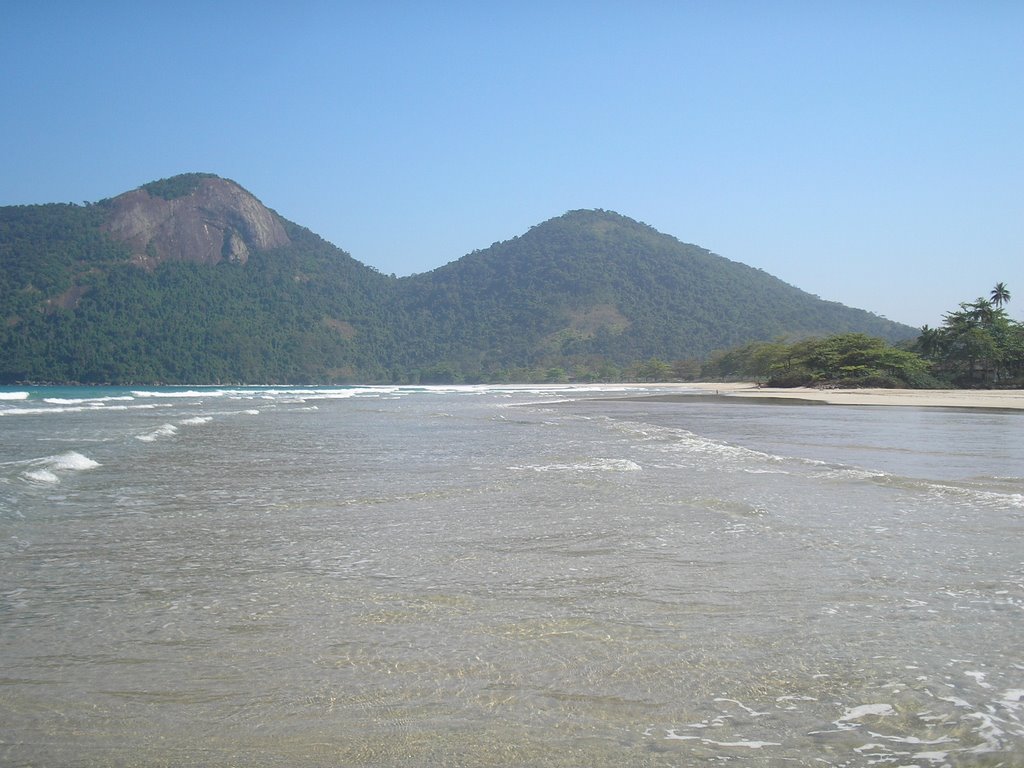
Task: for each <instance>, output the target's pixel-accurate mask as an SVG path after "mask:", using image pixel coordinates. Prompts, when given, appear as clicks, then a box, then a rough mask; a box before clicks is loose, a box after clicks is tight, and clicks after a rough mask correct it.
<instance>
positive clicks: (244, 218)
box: [106, 176, 291, 266]
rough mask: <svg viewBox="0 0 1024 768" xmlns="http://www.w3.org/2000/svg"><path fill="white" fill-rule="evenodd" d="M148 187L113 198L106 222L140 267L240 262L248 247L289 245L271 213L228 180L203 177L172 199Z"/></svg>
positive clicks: (245, 258) (280, 226) (277, 220)
mask: <svg viewBox="0 0 1024 768" xmlns="http://www.w3.org/2000/svg"><path fill="white" fill-rule="evenodd" d="M151 189H152V188H151V185H147V186H146V187H141V188H139V189H136V190H133V191H131V192H126V193H124V194H123V195H118V196H117V197H115V198H113V199H112V200H111V201H110V206H111V214H110V216H109V218H108V219H107V223H106V229H107V231H108V232H109V234H110V235H111V236H112V237H114V238H116V239H118V240H122V241H124V242H126V243H128V245H129V246H130V247H131V249H132V253H133V255H134V257H135V259H136V260H137V261H138V262H139V263H141V264H144V265H147V266H154V265H155V264H157V263H159V262H161V261H167V260H181V261H194V262H199V263H203V264H216V263H218V262H220V261H236V262H245V261H246V260H248V258H249V253H250V251H251V249H253V248H256V249H260V250H263V249H267V248H276V247H280V246H284V245H288V244H289V243H290V242H291V241H290V240H289V238H288V235H287V234H286V233H285V230H284V227H283V226H282V225H281V222H280V220H279V219H278V217H277V215H276V214H274V213H273V212H272V211H270V210H269V209H268V208H266V207H265V206H264V205H263V204H262V203H261V202H260V201H259V200H257V199H256V198H255V197H253V196H252V195H251V194H249V193H248V192H246V191H245V190H244V189H242V188H241V187H240V186H238V185H237V184H235V183H234V182H233V181H228V180H227V179H220V178H217V177H215V176H210V177H204V178H201V179H197V180H196V181H195V183H194V184H193V185H190V191H188V192H187V193H186V194H180V195H178V196H173V197H172V196H169V195H167V196H160V195H159V194H154V193H153V192H152V191H151Z"/></svg>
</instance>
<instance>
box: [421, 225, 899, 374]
mask: <svg viewBox="0 0 1024 768" xmlns="http://www.w3.org/2000/svg"><path fill="white" fill-rule="evenodd" d="M401 295H402V299H403V308H404V309H405V311H406V312H407V313H410V314H411V321H410V326H414V327H416V328H419V329H420V331H419V332H420V334H421V338H420V344H419V346H418V347H417V348H416V355H417V359H418V360H420V361H422V362H427V361H430V360H436V359H445V360H449V361H451V362H452V363H454V364H456V365H457V366H459V367H462V368H464V369H467V370H474V369H482V370H484V371H492V370H494V368H495V366H508V365H510V364H511V365H517V366H536V365H543V364H551V365H565V364H566V363H569V364H571V363H572V362H586V361H593V360H594V359H595V358H605V359H607V360H608V361H610V362H612V363H615V364H616V365H625V364H628V363H629V362H631V361H635V360H638V359H645V358H648V357H652V356H657V357H660V358H664V359H667V360H674V359H683V358H689V357H704V356H706V355H707V354H708V353H710V352H712V351H714V350H716V349H723V348H727V347H732V346H735V345H738V344H742V343H745V342H749V341H751V340H763V339H774V338H777V337H780V336H789V337H805V336H818V335H828V334H832V333H840V332H846V331H857V332H862V333H867V334H871V335H875V336H879V337H882V338H885V339H888V340H898V339H904V338H909V337H912V336H914V335H915V333H916V331H915V330H914V329H912V328H910V327H908V326H904V325H901V324H898V323H893V322H890V321H888V320H885V319H883V318H881V317H878V316H876V315H872V314H870V313H868V312H865V311H863V310H858V309H851V308H850V307H846V306H843V305H841V304H837V303H835V302H827V301H822V300H821V299H819V298H817V297H815V296H812V295H810V294H808V293H805V292H804V291H801V290H799V289H797V288H794V287H793V286H791V285H788V284H786V283H784V282H782V281H781V280H778V279H776V278H774V277H772V276H771V275H768V274H766V273H765V272H763V271H761V270H757V269H753V268H751V267H748V266H745V265H743V264H739V263H736V262H733V261H729V260H728V259H725V258H722V257H721V256H716V255H715V254H713V253H711V252H710V251H707V250H705V249H703V248H699V247H697V246H695V245H687V244H684V243H681V242H679V241H678V240H676V239H675V238H673V237H670V236H668V235H664V234H662V233H660V232H658V231H656V230H655V229H653V228H651V227H649V226H647V225H645V224H641V223H639V222H637V221H634V220H632V219H629V218H627V217H625V216H621V215H619V214H617V213H612V212H609V211H599V210H598V211H590V210H586V211H572V212H570V213H567V214H565V215H563V216H560V217H558V218H555V219H551V220H550V221H547V222H545V223H543V224H540V225H539V226H536V227H533V228H532V229H531V230H530V231H529V232H527V233H526V234H524V235H522V236H521V237H517V238H514V239H512V240H508V241H506V242H503V243H497V244H495V245H493V246H491V247H490V248H488V249H486V250H484V251H476V252H474V253H471V254H469V255H467V256H465V257H463V258H462V259H459V260H458V261H456V262H454V263H451V264H448V265H447V266H444V267H441V268H440V269H436V270H434V271H433V272H429V273H427V274H423V275H416V276H413V277H410V278H406V279H405V280H403V281H402V284H401Z"/></svg>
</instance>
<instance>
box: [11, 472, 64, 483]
mask: <svg viewBox="0 0 1024 768" xmlns="http://www.w3.org/2000/svg"><path fill="white" fill-rule="evenodd" d="M21 476H22V477H24V478H25V479H26V480H31V481H32V482H34V483H59V482H60V478H59V477H57V475H55V474H54V473H53V472H51V471H50V470H48V469H33V470H31V471H29V472H23V473H22V475H21Z"/></svg>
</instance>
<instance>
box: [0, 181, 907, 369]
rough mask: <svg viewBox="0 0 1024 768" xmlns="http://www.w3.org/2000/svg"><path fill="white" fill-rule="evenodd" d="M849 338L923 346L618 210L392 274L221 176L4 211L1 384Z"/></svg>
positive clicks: (585, 363) (611, 354)
mask: <svg viewBox="0 0 1024 768" xmlns="http://www.w3.org/2000/svg"><path fill="white" fill-rule="evenodd" d="M170 201H173V206H172V203H171V202H170ZM168 206H172V207H168ZM189 217H191V218H189ZM140 222H141V223H140ZM194 222H195V223H194ZM193 237H194V238H195V242H196V243H197V245H196V248H197V249H202V257H201V259H200V257H199V255H198V251H197V252H196V254H197V255H196V257H195V259H193V253H192V252H191V251H187V249H186V252H182V250H181V243H182V242H183V241H185V242H192V240H191V239H190V238H193ZM201 238H205V240H204V239H201ZM260 238H262V240H261V239H260ZM267 243H272V244H273V247H266V244H267ZM175 249H177V250H175ZM211 249H212V250H211ZM211 254H213V255H212V256H211ZM218 259H219V261H217V260H218ZM211 260H212V261H211ZM213 262H215V263H213ZM846 331H852V332H860V333H867V334H870V335H875V336H880V337H883V338H887V339H890V340H894V339H899V338H907V337H911V336H914V335H915V333H916V332H915V330H914V329H912V328H909V327H907V326H902V325H899V324H896V323H892V322H889V321H887V320H884V319H882V318H879V317H877V316H875V315H871V314H869V313H867V312H864V311H862V310H857V309H851V308H849V307H845V306H842V305H840V304H836V303H832V302H826V301H822V300H820V299H818V298H816V297H814V296H811V295H809V294H807V293H804V292H803V291H800V290H799V289H797V288H794V287H793V286H790V285H787V284H785V283H783V282H781V281H779V280H777V279H776V278H774V277H772V276H770V275H768V274H765V273H764V272H762V271H759V270H755V269H752V268H750V267H747V266H744V265H742V264H738V263H735V262H732V261H729V260H727V259H724V258H722V257H720V256H716V255H714V254H712V253H710V252H708V251H706V250H704V249H702V248H698V247H697V246H693V245H686V244H683V243H680V242H679V241H678V240H676V239H675V238H672V237H670V236H668V235H664V234H661V233H659V232H657V231H655V230H654V229H652V228H651V227H648V226H646V225H644V224H640V223H638V222H636V221H633V220H632V219H629V218H626V217H624V216H620V215H619V214H616V213H611V212H607V211H573V212H570V213H567V214H565V215H563V216H559V217H557V218H555V219H552V220H550V221H547V222H545V223H543V224H540V225H538V226H536V227H533V228H532V229H531V230H530V231H529V232H527V233H525V234H523V235H522V236H520V237H517V238H514V239H512V240H509V241H507V242H503V243H498V244H496V245H493V246H491V247H490V248H488V249H486V250H483V251H476V252H474V253H471V254H469V255H467V256H465V257H463V258H461V259H459V260H458V261H455V262H452V263H450V264H448V265H446V266H444V267H441V268H439V269H437V270H434V271H432V272H429V273H426V274H422V275H414V276H412V277H407V278H402V279H396V278H393V277H387V276H385V275H382V274H380V273H378V272H377V271H376V270H374V269H372V268H370V267H367V266H366V265H363V264H361V263H359V262H358V261H356V260H355V259H353V258H352V257H351V256H349V255H348V254H347V253H345V252H344V251H342V250H340V249H338V248H336V247H335V246H333V245H331V244H330V243H328V242H326V241H324V240H322V239H321V238H319V237H318V236H316V235H315V234H313V233H312V232H310V231H308V230H306V229H304V228H303V227H301V226H299V225H297V224H294V223H292V222H290V221H287V220H285V219H283V218H281V217H280V216H278V215H277V214H275V213H273V211H270V210H269V209H266V208H265V207H263V206H262V204H261V203H259V201H258V200H256V199H255V198H253V197H252V196H251V195H250V194H249V193H248V192H246V191H245V190H243V189H242V188H241V187H239V186H238V185H236V184H234V182H230V181H227V180H223V179H219V178H218V177H216V176H213V175H212V174H186V175H184V176H180V177H174V178H173V179H163V180H160V181H159V182H152V183H150V184H147V185H145V186H143V187H141V188H140V189H138V190H133V191H132V192H130V193H125V194H124V195H120V196H118V197H116V198H112V199H109V200H104V201H101V202H99V203H96V204H94V205H84V206H76V205H29V206H11V207H6V208H0V383H14V382H25V381H37V382H83V383H101V382H104V383H105V382H111V383H139V384H142V383H158V382H162V383H192V384H201V383H225V382H246V383H285V382H293V383H330V382H370V381H403V382H417V381H423V382H426V381H455V380H467V381H480V380H508V379H515V378H521V377H525V376H535V375H536V374H535V372H536V371H537V370H543V369H547V368H556V369H557V368H561V369H564V370H566V371H585V372H587V375H604V376H616V375H619V372H620V371H621V368H622V366H625V365H628V364H630V363H632V362H634V361H637V360H641V359H646V358H650V357H659V358H663V359H665V360H677V359H683V358H693V357H704V356H706V355H707V354H708V353H710V352H712V351H714V350H716V349H723V348H727V347H732V346H736V345H738V344H742V343H746V342H750V341H754V340H765V339H775V338H778V337H782V336H786V337H789V338H801V337H805V336H814V335H827V334H832V333H839V332H846ZM531 372H534V373H531ZM602 372H603V373H602Z"/></svg>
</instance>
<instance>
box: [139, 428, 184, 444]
mask: <svg viewBox="0 0 1024 768" xmlns="http://www.w3.org/2000/svg"><path fill="white" fill-rule="evenodd" d="M177 433H178V428H177V427H176V426H174V425H173V424H163V425H161V426H160V427H158V428H156V429H154V430H153V431H152V432H147V433H146V434H144V435H136V436H135V439H136V440H141V441H142V442H144V443H152V442H153V441H155V440H158V439H160V438H161V437H173V436H174V435H176V434H177Z"/></svg>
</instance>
